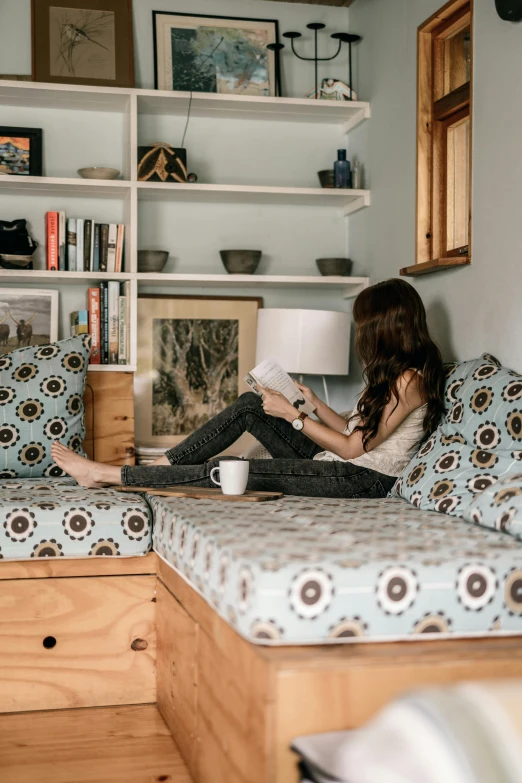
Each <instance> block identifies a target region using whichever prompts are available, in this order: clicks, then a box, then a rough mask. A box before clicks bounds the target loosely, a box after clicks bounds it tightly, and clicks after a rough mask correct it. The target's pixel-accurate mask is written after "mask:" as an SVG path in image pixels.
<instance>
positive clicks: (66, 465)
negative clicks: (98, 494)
mask: <svg viewBox="0 0 522 783" xmlns="http://www.w3.org/2000/svg"><path fill="white" fill-rule="evenodd" d="M51 455H52V458H53V460H54V462H56V464H57V465H58V467H60V468H61V469H62V470H64V471H65V472H66V473H68V474H69V476H72V477H73V479H75V480H76V481H77V482H78V484H80V486H82V487H107V486H110V485H111V484H120V483H121V468H118V467H116V466H113V465H102V464H101V463H100V462H92V460H90V459H86V458H85V457H80V455H79V454H76V453H75V452H74V451H71V450H70V449H68V448H67V447H66V446H63V445H62V444H61V443H60V441H59V440H56V441H55V442H54V443H53V445H52V446H51Z"/></svg>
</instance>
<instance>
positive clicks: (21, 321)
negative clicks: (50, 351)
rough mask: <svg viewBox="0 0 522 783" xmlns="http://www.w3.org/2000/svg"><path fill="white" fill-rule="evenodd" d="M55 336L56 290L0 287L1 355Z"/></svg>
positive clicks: (47, 340) (50, 339)
mask: <svg viewBox="0 0 522 783" xmlns="http://www.w3.org/2000/svg"><path fill="white" fill-rule="evenodd" d="M57 339H58V291H53V290H39V289H36V288H34V289H33V288H0V355H2V356H3V355H4V354H6V353H11V351H14V350H15V349H16V348H27V346H30V345H31V346H35V345H47V343H53V342H55V341H56V340H57Z"/></svg>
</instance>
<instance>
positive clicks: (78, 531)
mask: <svg viewBox="0 0 522 783" xmlns="http://www.w3.org/2000/svg"><path fill="white" fill-rule="evenodd" d="M151 522H152V514H151V511H150V508H149V506H148V505H147V503H146V502H145V501H144V500H143V498H142V497H141V496H140V495H135V494H128V493H126V492H125V493H123V492H121V493H118V492H116V491H114V490H112V489H83V488H82V487H79V486H78V484H76V482H75V481H73V479H68V478H60V479H45V478H44V479H42V478H39V479H27V478H26V479H9V480H3V481H0V575H1V569H2V566H1V560H2V559H3V560H28V559H30V558H36V557H89V556H90V557H104V556H108V557H116V556H118V555H124V556H127V557H128V556H131V555H144V554H145V553H146V552H148V551H149V549H150V545H151V528H152V523H151Z"/></svg>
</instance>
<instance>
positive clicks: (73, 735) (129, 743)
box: [0, 704, 191, 783]
mask: <svg viewBox="0 0 522 783" xmlns="http://www.w3.org/2000/svg"><path fill="white" fill-rule="evenodd" d="M0 780H1V781H2V783H73V782H74V783H153V782H154V783H155V781H165V783H191V778H190V776H189V774H188V772H187V768H186V766H185V764H184V762H183V760H182V758H181V755H180V752H179V750H178V747H177V745H176V743H175V742H174V740H173V739H172V736H171V734H170V732H169V730H168V728H167V726H166V725H165V723H164V722H163V718H162V717H161V715H160V714H159V712H158V710H157V708H156V707H155V706H154V705H152V704H146V705H140V706H134V707H104V708H97V709H80V710H59V711H57V712H26V713H23V714H18V715H0Z"/></svg>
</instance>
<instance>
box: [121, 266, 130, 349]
mask: <svg viewBox="0 0 522 783" xmlns="http://www.w3.org/2000/svg"><path fill="white" fill-rule="evenodd" d="M120 295H123V296H124V297H125V339H126V341H127V353H126V359H127V362H126V363H127V364H130V363H131V356H130V354H131V284H130V280H126V281H125V282H124V283H122V284H121V288H120Z"/></svg>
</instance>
